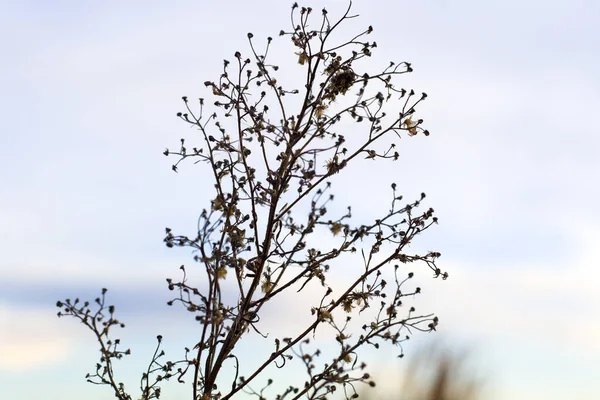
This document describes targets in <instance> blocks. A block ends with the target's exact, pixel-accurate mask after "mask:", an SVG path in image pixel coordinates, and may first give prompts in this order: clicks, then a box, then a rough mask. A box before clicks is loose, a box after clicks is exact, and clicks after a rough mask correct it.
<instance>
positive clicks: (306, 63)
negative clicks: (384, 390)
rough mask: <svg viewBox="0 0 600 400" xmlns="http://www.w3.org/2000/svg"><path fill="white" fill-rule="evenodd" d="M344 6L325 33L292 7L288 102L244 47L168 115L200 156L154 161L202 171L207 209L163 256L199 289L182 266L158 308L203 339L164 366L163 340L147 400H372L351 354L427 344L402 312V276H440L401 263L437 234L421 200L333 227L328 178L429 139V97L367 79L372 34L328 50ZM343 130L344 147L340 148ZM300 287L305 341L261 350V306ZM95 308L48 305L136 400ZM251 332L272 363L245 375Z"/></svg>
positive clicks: (101, 310)
mask: <svg viewBox="0 0 600 400" xmlns="http://www.w3.org/2000/svg"><path fill="white" fill-rule="evenodd" d="M351 5H352V4H351V3H350V5H349V7H348V9H347V10H346V11H345V12H344V13H343V15H342V16H341V17H340V18H338V19H335V20H332V19H330V16H329V14H328V13H327V11H326V10H325V9H323V10H322V13H321V15H320V17H314V16H313V14H314V11H313V9H311V8H310V7H299V6H298V4H294V5H293V6H292V13H291V30H289V31H284V30H282V31H281V32H280V34H279V35H280V36H281V37H283V38H284V39H286V38H288V39H290V40H291V42H292V44H293V46H294V47H295V50H294V51H295V54H294V57H295V58H296V57H297V63H298V64H299V66H298V68H299V69H302V77H301V78H299V79H298V80H299V81H300V82H298V86H297V87H295V88H284V87H283V86H282V84H281V83H280V82H279V80H278V73H281V72H278V71H279V68H278V66H277V65H275V64H272V63H271V61H270V59H269V58H268V55H269V48H270V46H271V43H272V42H273V39H272V38H270V37H269V38H267V40H266V43H265V47H264V49H263V50H259V48H258V45H257V43H256V41H255V40H254V38H253V35H252V34H251V33H249V34H248V40H249V54H248V55H247V56H245V55H242V54H241V53H240V52H235V54H234V57H233V59H232V60H231V61H229V60H225V61H224V62H223V72H222V74H221V75H220V77H219V78H218V79H217V80H216V81H206V82H205V83H204V84H205V86H206V87H207V88H208V89H209V91H210V94H211V95H212V96H213V97H214V100H211V101H210V102H209V101H205V99H203V98H200V99H199V100H198V101H197V102H196V101H194V102H192V101H191V100H189V99H188V98H187V97H183V103H184V108H185V110H184V111H183V112H180V113H178V114H177V115H178V117H179V118H180V119H181V120H182V121H183V122H185V123H186V124H189V125H191V126H192V127H194V128H195V129H196V131H197V132H198V136H199V138H200V143H201V144H198V145H197V147H191V146H190V145H188V144H187V142H186V140H185V139H181V146H179V148H178V149H177V150H176V151H171V150H166V151H165V152H164V154H165V155H167V156H175V157H176V158H177V161H176V163H175V164H174V165H173V170H174V171H177V170H178V168H179V167H180V164H181V163H182V162H184V161H186V160H195V162H196V163H206V164H208V165H209V167H210V168H211V170H212V176H213V177H214V182H213V183H214V186H212V188H214V197H213V199H212V200H211V204H210V208H209V209H205V210H203V211H202V213H201V215H200V218H199V221H198V229H197V233H195V234H194V236H192V237H188V236H183V235H176V234H175V233H173V232H172V230H171V229H169V228H167V229H166V237H165V239H164V242H165V244H166V245H167V246H168V247H179V246H182V247H191V248H192V249H193V251H194V253H195V256H194V261H195V262H196V264H194V267H193V268H194V270H196V271H202V274H203V276H204V278H203V279H201V280H199V281H198V283H197V284H194V283H192V282H190V277H189V274H188V272H189V269H190V268H189V267H187V268H186V267H184V266H181V274H182V277H181V278H180V279H177V280H173V279H168V280H167V284H168V288H169V290H172V291H174V292H175V296H174V298H173V300H171V301H169V303H168V304H169V305H173V304H176V303H178V304H181V305H182V306H183V307H184V308H185V309H186V310H187V311H189V312H190V313H191V315H192V316H193V318H194V319H195V320H196V321H197V322H198V324H199V326H200V328H199V333H198V336H197V338H196V340H195V341H194V343H192V344H191V345H190V346H189V347H185V352H184V354H183V357H182V358H181V359H179V360H177V361H164V359H165V357H166V356H165V354H164V352H163V351H162V350H161V345H162V336H158V343H157V346H156V351H155V352H154V355H153V357H152V359H151V361H150V363H149V366H148V368H147V369H146V371H145V372H143V373H142V377H141V382H140V390H141V399H144V400H145V399H153V398H159V397H160V395H161V387H160V385H161V384H162V383H163V382H164V381H166V380H169V379H171V378H175V379H176V380H177V381H179V382H187V383H188V384H189V385H191V390H190V392H191V398H192V399H194V400H200V399H201V400H209V399H221V400H226V399H230V398H232V397H234V396H236V397H240V396H242V397H244V393H245V394H246V395H250V396H256V397H258V398H259V399H261V400H262V399H266V398H267V394H266V393H267V391H269V392H276V393H272V394H269V398H274V399H291V400H295V399H299V398H307V399H325V398H328V396H329V397H330V396H331V394H332V393H333V392H335V391H336V390H338V389H341V391H342V392H343V394H344V397H345V398H354V397H358V394H357V389H356V388H355V386H356V384H358V383H365V384H367V385H370V386H374V385H375V383H374V382H373V380H372V378H371V377H370V375H369V373H368V372H367V371H366V369H365V368H366V364H365V362H364V361H363V360H362V359H361V357H359V355H358V351H359V348H361V347H362V346H363V345H368V346H372V347H374V348H379V347H380V346H383V345H389V346H397V347H398V348H399V349H400V350H399V353H400V355H402V343H403V342H404V341H405V340H407V339H408V338H409V337H410V335H411V334H412V333H413V332H414V331H423V332H430V331H433V330H435V329H436V326H437V324H438V318H437V317H435V316H433V315H431V314H427V315H425V314H418V313H417V312H416V311H415V309H414V307H410V306H406V305H404V304H403V301H404V300H405V298H407V297H408V298H409V299H410V298H413V297H414V296H415V295H417V294H419V293H420V292H421V289H420V288H418V287H414V286H413V287H410V283H407V282H409V281H410V279H411V278H412V277H413V275H414V274H413V272H412V271H411V270H410V269H408V268H409V266H411V264H413V263H415V262H418V263H420V264H422V265H423V266H424V267H428V268H429V269H430V270H431V271H432V272H433V276H434V277H436V278H437V277H441V278H443V279H445V278H447V276H448V275H447V273H445V272H442V271H441V270H440V269H439V268H438V267H437V266H436V259H437V258H438V257H439V256H440V253H438V252H434V251H430V252H426V253H424V254H411V253H409V252H408V246H409V244H410V243H411V242H412V241H413V239H414V238H415V236H417V235H419V234H420V233H422V232H423V231H425V230H427V229H428V228H429V227H430V226H431V225H433V224H435V223H437V218H436V217H435V216H434V211H433V209H431V208H428V209H425V210H422V211H420V205H421V202H422V200H423V199H424V198H425V194H421V196H420V197H419V198H418V199H417V200H415V201H411V202H403V199H402V196H400V195H398V194H397V193H396V184H391V189H392V190H391V202H390V203H391V205H390V209H389V210H388V211H387V212H383V213H382V215H380V216H378V217H377V218H375V219H373V220H372V222H370V223H367V224H361V225H358V224H353V223H351V221H350V219H351V208H350V207H348V211H347V213H345V214H343V213H341V214H343V215H340V213H335V214H336V215H335V216H329V215H328V214H331V212H330V211H329V210H328V206H329V203H330V202H331V201H332V200H333V199H334V196H333V194H331V181H332V179H333V178H334V176H335V175H337V174H340V173H341V174H343V173H344V170H345V169H346V168H347V167H348V165H349V164H350V163H358V162H363V163H365V162H368V163H372V162H374V161H375V160H378V161H379V160H381V161H388V162H389V161H396V160H398V158H399V154H398V152H397V151H396V143H395V141H396V140H398V139H400V138H402V137H405V138H406V137H412V136H415V135H418V134H421V135H425V136H427V135H428V134H429V133H428V131H427V130H425V129H423V127H422V124H423V120H422V119H419V118H416V117H415V114H416V107H417V105H418V104H419V103H420V102H422V101H423V100H424V99H425V98H426V97H427V96H426V94H425V93H423V94H420V95H416V94H415V92H414V91H413V90H405V89H401V88H397V87H396V86H395V85H394V84H393V80H394V78H395V77H397V76H399V75H402V74H406V73H408V72H411V71H412V69H411V65H410V64H409V63H406V62H403V63H399V64H397V63H394V62H391V63H389V65H388V66H387V67H385V68H383V69H381V70H379V71H376V72H367V71H364V70H362V69H361V64H362V61H363V59H366V58H368V57H371V55H372V52H373V51H374V50H375V48H376V47H377V44H376V43H375V42H370V41H368V40H367V39H366V37H367V36H368V35H369V34H370V33H371V32H372V31H373V29H372V27H370V26H369V27H368V28H367V29H365V30H364V31H362V32H360V33H358V34H356V35H354V36H352V37H351V38H350V39H349V40H347V41H343V42H340V41H336V40H337V39H335V35H334V34H337V32H338V31H339V27H340V25H341V24H343V23H345V22H346V21H348V20H351V19H353V18H355V17H356V15H351V13H350V10H351ZM282 77H283V76H282ZM209 108H210V109H211V110H213V111H212V112H208V111H207V109H209ZM349 124H351V125H349ZM350 130H351V131H352V132H348V134H351V136H352V137H351V139H349V140H346V137H345V136H344V135H342V134H340V133H338V132H339V131H350ZM188 146H190V147H188ZM365 159H367V160H368V161H364V160H365ZM206 188H207V189H209V188H211V186H209V185H208V184H207V185H206ZM302 207H304V210H305V211H306V212H303V211H302ZM306 214H307V215H306ZM324 234H327V235H329V236H330V237H331V238H332V240H334V241H335V243H336V246H335V247H334V248H324V247H323V246H322V243H323V235H324ZM319 243H321V246H319ZM313 244H314V245H313ZM353 253H358V254H356V255H355V256H357V257H353V259H354V260H355V262H356V264H357V265H356V267H355V268H350V267H348V266H344V271H343V274H344V275H345V276H346V277H350V278H351V280H350V281H349V283H348V284H347V285H346V286H344V287H339V286H340V283H339V282H333V284H330V279H328V278H330V275H331V271H332V270H333V269H335V268H332V264H333V263H334V261H337V262H339V261H340V260H341V259H342V258H343V257H345V256H348V255H352V254H353ZM359 264H360V265H359ZM352 274H354V275H352ZM407 286H409V287H408V288H407ZM309 287H310V288H311V289H310V290H312V291H314V292H315V293H318V296H316V297H315V296H313V297H312V298H313V299H314V304H309V305H307V310H306V311H307V314H306V315H308V314H309V313H310V314H311V315H312V317H311V319H310V321H309V322H307V324H306V326H305V327H304V328H303V329H301V330H300V331H299V332H290V333H289V336H285V337H283V336H282V337H278V338H273V337H267V334H265V333H264V332H262V330H261V329H262V326H259V325H260V324H259V322H260V319H261V316H263V315H264V312H265V310H264V308H266V307H265V306H266V305H268V304H274V302H277V301H279V299H280V298H281V297H282V296H281V294H282V293H288V292H292V291H296V292H303V291H306V290H309V289H308V288H309ZM105 294H106V289H103V290H102V296H101V297H99V298H98V299H96V301H95V304H93V307H92V306H91V305H90V304H89V303H88V302H83V303H82V302H80V301H79V300H78V299H75V300H73V301H72V300H69V299H67V300H66V301H61V302H58V304H57V305H58V307H60V308H61V312H60V313H59V316H61V315H62V316H64V315H69V316H72V317H75V318H77V319H79V320H80V321H81V322H82V323H84V324H85V325H86V326H87V327H88V328H89V329H90V330H91V331H92V332H93V333H94V334H95V336H96V339H97V341H98V343H99V344H100V350H101V358H100V361H99V362H98V364H97V365H96V369H95V372H94V373H93V374H88V376H87V377H88V380H89V381H90V382H92V383H96V384H100V385H108V386H110V387H111V388H112V390H113V391H114V395H115V397H116V398H118V399H121V400H125V399H132V398H133V397H132V396H131V395H130V394H128V392H127V391H126V389H125V386H124V384H123V383H121V382H119V381H118V380H117V379H116V378H115V371H114V368H113V367H114V362H115V361H116V360H119V359H121V358H122V357H123V356H125V355H127V354H129V353H130V350H128V349H127V350H121V348H120V347H119V346H120V341H119V339H113V336H111V335H112V333H113V329H112V328H113V327H115V326H120V327H123V326H124V325H123V324H122V322H121V321H120V320H118V319H117V318H116V316H115V314H114V311H115V309H114V306H112V305H111V306H107V305H106V304H107V303H105ZM279 312H283V313H285V312H286V311H285V310H280V311H279ZM299 318H300V316H299ZM250 333H256V334H257V338H258V337H259V336H258V334H259V335H260V336H262V337H263V338H264V340H268V341H269V342H270V343H272V351H270V352H268V353H267V354H263V355H256V354H255V355H254V357H255V358H256V359H255V360H253V362H254V363H256V360H258V366H257V367H256V368H253V369H252V370H248V368H247V365H248V363H247V362H245V359H244V358H242V357H238V355H239V354H240V353H239V350H240V348H241V346H240V339H241V338H242V337H245V336H246V335H248V334H250ZM317 334H318V335H320V336H319V337H320V338H322V337H323V335H330V336H328V337H329V340H330V342H329V343H331V345H328V346H327V349H326V350H328V351H329V352H331V356H330V357H329V356H328V357H329V358H328V360H327V361H323V362H321V361H320V360H321V358H319V357H320V356H323V354H324V353H322V352H321V350H319V349H315V348H313V342H311V337H315V335H317ZM332 349H334V350H332ZM257 357H258V358H257ZM292 360H294V362H298V361H299V362H300V363H301V365H303V368H304V369H305V373H306V376H305V377H302V376H298V375H295V376H294V377H293V378H292V379H295V381H291V382H277V383H274V380H273V378H272V377H271V375H269V373H270V371H276V369H273V368H275V367H276V368H280V369H281V368H285V367H287V366H288V364H291V363H292ZM226 365H227V368H228V369H230V368H231V369H233V370H234V371H235V376H234V377H233V378H231V379H228V377H227V378H226V377H225V376H226V374H225V373H224V366H226ZM226 379H227V380H226ZM288 379H289V376H288ZM277 385H279V386H277ZM258 387H260V388H261V389H256V388H258ZM267 389H268V390H267ZM246 397H247V396H246Z"/></svg>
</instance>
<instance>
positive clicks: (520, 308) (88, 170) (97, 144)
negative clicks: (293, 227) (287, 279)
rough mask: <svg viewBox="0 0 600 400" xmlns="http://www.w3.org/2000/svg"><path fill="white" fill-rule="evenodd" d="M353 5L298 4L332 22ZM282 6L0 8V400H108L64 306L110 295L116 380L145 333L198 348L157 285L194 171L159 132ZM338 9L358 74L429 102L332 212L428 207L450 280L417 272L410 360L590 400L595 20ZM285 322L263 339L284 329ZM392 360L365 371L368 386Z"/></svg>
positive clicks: (521, 394) (85, 338) (185, 223)
mask: <svg viewBox="0 0 600 400" xmlns="http://www.w3.org/2000/svg"><path fill="white" fill-rule="evenodd" d="M288 3H289V4H288ZM347 4H348V3H347V2H346V1H338V0H329V1H320V2H317V1H313V2H311V3H306V5H310V6H312V7H313V8H315V9H317V10H319V9H320V8H322V7H327V9H328V10H329V12H330V15H335V16H337V15H340V14H341V13H342V12H343V11H344V10H345V7H346V6H347ZM303 5H304V4H303ZM290 6H291V2H281V1H274V0H255V1H252V2H247V1H229V2H219V3H217V2H208V1H184V0H174V1H170V2H159V1H152V0H151V1H143V2H142V1H133V0H132V1H111V0H108V1H103V2H79V1H67V0H64V1H61V0H57V1H52V2H49V1H40V0H38V1H33V0H31V1H27V0H22V1H0V51H1V52H2V62H1V63H0V113H1V114H0V115H1V117H2V122H3V123H2V128H1V130H0V149H1V150H2V157H0V182H2V185H0V254H1V257H0V282H1V283H2V290H1V291H0V388H1V389H0V390H1V391H2V392H0V397H2V398H3V399H7V400H26V399H31V398H40V397H41V396H42V395H43V396H44V398H46V399H65V400H70V399H78V398H82V397H84V398H88V399H92V400H94V399H101V398H107V397H108V396H110V391H109V390H108V389H106V388H98V387H94V386H93V385H90V384H87V383H85V379H84V375H85V373H86V372H88V371H91V370H92V368H93V366H94V364H95V362H96V355H97V350H96V348H95V344H94V341H93V337H91V336H90V335H89V334H88V332H85V331H84V329H83V326H78V325H77V324H76V322H75V321H74V320H66V319H65V320H59V319H58V318H57V317H56V315H55V314H56V311H57V310H56V307H55V306H54V304H55V303H56V301H57V300H59V299H64V298H66V297H77V296H79V297H82V298H88V299H93V298H95V297H96V296H97V294H98V293H99V291H100V289H101V288H102V287H107V288H109V292H108V295H109V296H110V297H109V299H110V301H111V302H113V303H114V304H115V305H117V309H118V311H120V312H122V318H123V319H124V320H126V322H127V324H128V327H127V329H125V330H124V331H123V336H122V337H123V340H124V341H125V340H126V339H127V340H129V343H131V347H132V349H133V350H134V355H133V356H132V357H131V361H128V364H126V365H127V366H128V367H127V368H126V369H125V371H124V376H125V377H124V379H125V380H126V382H127V384H128V386H132V385H133V386H135V385H136V379H138V378H136V376H137V375H136V374H135V373H134V372H132V371H137V370H140V369H141V368H142V366H143V364H144V362H146V361H147V357H149V352H150V351H152V349H153V345H154V342H153V340H154V337H155V335H156V334H158V333H161V334H163V336H165V338H168V345H167V347H168V348H169V349H172V350H173V351H177V350H178V349H180V348H181V347H183V345H182V343H185V340H189V339H190V336H192V337H193V333H194V329H197V327H196V326H195V325H193V324H191V323H190V322H189V321H187V320H186V315H185V314H184V313H183V312H182V311H181V310H175V309H169V308H167V307H166V306H165V304H164V303H165V302H166V300H168V299H169V293H168V291H167V290H166V287H165V283H164V279H165V278H166V277H174V278H175V277H177V276H178V267H179V265H181V264H186V265H191V264H192V263H193V262H192V255H191V253H190V252H189V251H188V250H187V249H167V248H166V247H165V246H164V244H163V243H162V239H163V234H164V228H165V227H166V226H169V227H171V228H173V230H174V231H176V232H190V233H191V232H193V229H194V227H195V225H196V222H197V218H198V215H199V214H200V212H201V210H202V208H204V207H208V206H209V200H210V198H211V193H210V192H209V191H210V189H211V185H212V183H210V180H209V179H210V175H207V173H208V172H210V171H208V170H207V169H206V168H203V167H202V166H201V165H192V164H191V163H190V164H188V165H185V166H182V167H181V168H180V172H179V173H178V174H175V173H173V172H172V171H171V169H170V167H171V164H172V162H173V159H169V158H166V157H164V156H163V155H162V151H163V150H164V149H165V148H166V147H169V148H175V147H176V146H177V145H178V141H179V138H180V137H184V136H186V135H190V134H191V133H192V131H190V129H189V127H187V126H185V125H184V124H183V123H181V122H180V121H178V120H177V118H176V117H175V114H176V112H178V111H180V110H181V106H182V104H181V96H183V95H187V96H189V97H190V98H197V97H200V96H206V93H205V88H204V85H203V82H204V81H206V80H214V79H217V77H218V75H219V73H220V71H221V68H222V59H224V58H231V57H232V56H233V53H234V52H235V51H236V50H240V51H242V52H244V51H248V46H247V39H246V33H247V32H250V31H252V32H253V33H254V35H255V37H256V38H266V37H267V36H273V37H277V34H278V32H279V31H280V30H281V29H287V28H288V27H289V9H290ZM353 10H354V11H355V12H356V13H357V14H360V18H359V19H357V20H353V21H352V23H350V24H349V27H348V29H356V30H359V29H362V28H364V27H366V26H368V25H372V26H373V27H374V32H373V34H372V35H373V36H372V39H373V40H376V41H377V44H378V48H377V49H376V50H377V51H376V52H374V55H373V57H372V59H370V60H369V63H372V65H373V66H374V68H376V67H378V66H385V65H387V63H388V62H389V61H390V60H395V61H409V62H411V63H412V66H413V68H414V72H413V73H412V74H408V75H403V76H401V79H400V80H398V81H397V82H398V84H399V85H400V86H402V87H407V88H414V89H415V90H416V91H417V92H421V91H423V92H426V93H427V94H428V95H429V96H428V98H427V100H426V102H425V103H424V104H423V105H422V107H420V110H419V113H420V116H421V117H422V118H423V119H425V123H426V126H427V128H428V129H429V131H430V132H431V135H430V136H429V137H427V138H425V137H423V136H416V137H414V138H410V140H401V143H400V144H401V146H399V152H400V160H399V161H398V162H396V163H394V164H389V163H388V164H384V163H376V164H378V165H375V164H373V163H368V161H370V160H365V162H363V163H362V164H360V167H357V168H356V169H354V170H352V176H353V178H352V179H351V180H349V179H346V180H344V179H338V180H337V181H335V182H334V187H333V189H334V193H335V194H336V202H335V207H339V208H338V210H341V211H342V212H343V211H345V208H346V206H348V205H351V206H352V209H353V210H354V211H355V216H356V218H358V219H359V220H360V219H361V218H362V219H369V218H376V217H377V216H378V210H379V211H381V210H385V209H386V207H388V200H389V185H390V183H391V182H396V183H397V184H398V190H399V191H400V192H402V193H404V194H405V197H406V198H413V197H416V196H417V195H418V194H419V193H421V192H426V193H427V199H426V203H427V205H428V206H431V207H434V208H435V210H436V213H437V215H438V217H439V220H440V224H439V226H436V227H435V228H433V229H431V230H429V231H427V232H426V234H425V235H422V236H421V237H419V239H418V242H419V243H417V244H415V246H416V248H424V249H435V250H436V251H439V252H441V253H442V258H441V259H440V265H441V267H442V268H443V269H444V270H447V271H448V272H449V274H450V278H449V279H448V280H446V281H441V280H433V279H431V276H430V275H431V274H430V272H428V271H427V270H426V268H424V267H423V268H421V269H420V270H419V271H417V270H418V268H416V270H415V273H417V274H418V276H417V279H418V282H419V284H420V286H421V287H422V288H423V295H422V296H420V297H419V298H418V299H416V300H415V302H416V304H417V306H418V308H419V309H423V310H428V311H432V312H435V313H436V315H438V316H439V317H440V321H441V322H440V326H439V331H438V332H437V333H435V334H423V335H422V336H419V335H417V336H416V337H415V339H416V340H415V341H414V343H412V342H411V343H410V344H408V345H407V346H405V352H406V353H407V358H408V359H410V357H411V352H412V354H416V353H417V352H418V351H417V350H418V349H419V348H423V347H427V346H429V345H432V344H433V343H437V342H438V341H443V342H444V343H447V344H448V346H449V347H451V348H453V349H463V348H464V349H468V350H469V351H470V354H472V356H471V361H472V362H473V365H474V367H473V368H474V370H475V371H477V372H480V373H482V374H483V375H484V376H485V381H486V390H487V391H488V392H487V396H488V397H486V398H490V399H511V400H512V399H515V400H518V399H528V400H531V399H565V398H570V399H595V398H598V393H600V370H599V369H598V367H597V366H598V364H599V363H600V344H599V342H598V340H597V338H598V337H600V292H599V291H598V290H597V288H596V287H597V284H598V282H600V271H599V268H598V262H599V261H600V246H598V243H600V212H599V211H598V209H597V208H596V206H597V204H600V189H598V184H597V183H598V180H599V177H600V157H598V153H599V152H600V135H599V134H600V130H599V128H598V125H597V122H596V120H595V116H596V113H597V112H598V109H599V107H600V77H599V75H598V73H597V71H600V58H599V56H598V51H597V50H598V49H599V48H600V28H599V27H598V24H597V17H598V15H600V4H599V3H598V2H596V1H592V0H589V1H585V0H569V1H567V0H560V1H558V0H555V1H535V0H525V1H515V0H505V1H501V2H500V1H492V2H479V1H467V0H457V1H452V2H450V1H447V0H425V1H418V2H417V1H383V0H371V1H368V2H367V1H363V0H356V1H355V2H354V4H353ZM283 40H284V39H281V41H283ZM289 49H290V48H289V46H288V47H286V46H284V45H283V43H282V44H279V45H278V42H277V40H275V46H274V50H273V54H272V57H273V58H274V59H277V60H281V62H282V63H283V64H285V63H288V64H289V63H290V62H291V63H292V64H293V62H294V61H295V59H296V56H295V55H294V54H292V53H291V52H290V51H289ZM283 73H285V72H282V74H283ZM294 77H295V76H294V75H293V74H292V73H288V75H287V76H286V78H287V79H290V80H291V81H292V82H293V79H294ZM356 182H360V187H359V188H357V186H356ZM364 193H369V194H370V195H369V196H364V195H363V194H364ZM332 274H334V275H333V276H335V274H343V272H338V271H332ZM302 305H303V304H300V302H299V301H298V300H297V299H294V298H290V299H288V300H287V303H286V304H285V307H286V308H287V309H290V310H297V313H298V314H297V315H300V314H301V313H302V312H303V310H305V308H302ZM287 314H288V316H289V320H284V321H283V322H282V321H278V322H277V323H280V324H282V326H292V325H294V324H296V323H299V322H298V319H297V318H295V317H293V316H294V315H296V314H294V313H293V312H290V313H287ZM267 318H268V316H267ZM277 323H275V322H274V324H275V325H277ZM274 329H277V327H275V328H274ZM184 345H185V344H184ZM169 346H171V347H169ZM145 357H146V358H145ZM373 357H381V355H373ZM392 361H393V362H392ZM403 363H404V361H398V360H388V359H386V358H385V357H384V358H381V359H377V361H376V362H375V363H374V364H373V365H379V366H380V367H379V370H378V371H377V374H378V375H377V376H379V377H380V379H379V381H380V382H381V384H380V385H379V386H380V389H379V390H381V391H382V392H381V393H392V392H393V390H395V389H394V385H396V382H397V381H398V379H399V378H398V376H400V373H401V371H402V369H403V368H405V364H403ZM34 382H35V384H33V383H34ZM172 386H175V387H173V388H172V389H171V387H172ZM165 390H166V392H165V393H166V394H167V393H172V394H173V395H178V394H179V395H181V393H185V392H178V391H181V390H182V389H181V388H179V387H177V385H171V386H169V385H167V386H166V388H165ZM169 390H172V392H169Z"/></svg>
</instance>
